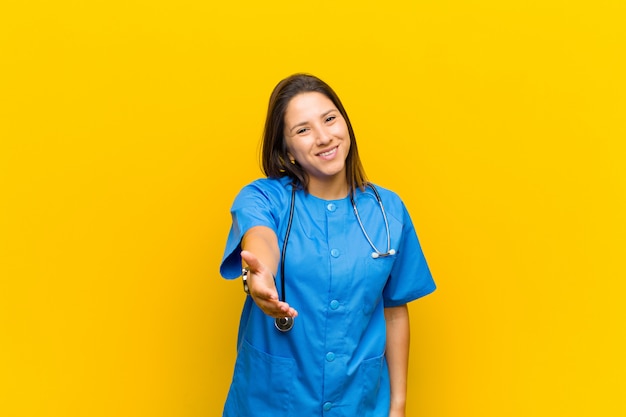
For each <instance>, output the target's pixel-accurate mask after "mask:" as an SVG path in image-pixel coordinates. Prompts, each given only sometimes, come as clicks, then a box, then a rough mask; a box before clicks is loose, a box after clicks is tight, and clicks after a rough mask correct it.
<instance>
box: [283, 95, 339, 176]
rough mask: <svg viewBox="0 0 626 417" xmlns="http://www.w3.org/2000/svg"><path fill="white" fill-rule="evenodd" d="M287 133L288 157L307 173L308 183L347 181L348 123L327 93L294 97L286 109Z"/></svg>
mask: <svg viewBox="0 0 626 417" xmlns="http://www.w3.org/2000/svg"><path fill="white" fill-rule="evenodd" d="M284 134H285V141H286V144H287V150H288V154H289V158H290V159H292V160H293V159H295V160H296V161H297V162H298V163H299V164H300V166H302V168H303V169H304V171H305V172H306V173H307V175H308V177H309V187H311V186H315V185H319V184H329V183H331V182H332V183H335V184H336V183H337V182H339V183H342V184H343V183H345V182H347V181H346V157H347V156H348V151H349V150H350V135H349V133H348V126H347V124H346V121H345V119H344V118H343V116H342V115H341V113H340V112H339V110H338V109H337V107H336V106H335V105H334V104H333V102H332V101H331V100H330V99H329V98H328V97H326V96H325V95H323V94H321V93H317V92H307V93H301V94H298V95H297V96H295V97H293V98H292V99H291V101H290V102H289V104H288V105H287V110H286V112H285V131H284Z"/></svg>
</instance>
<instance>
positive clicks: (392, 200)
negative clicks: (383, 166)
mask: <svg viewBox="0 0 626 417" xmlns="http://www.w3.org/2000/svg"><path fill="white" fill-rule="evenodd" d="M370 184H371V185H372V186H373V187H374V188H375V189H376V191H377V192H378V194H379V196H380V200H381V201H382V203H383V206H384V210H385V212H386V213H387V215H389V216H390V217H393V218H395V219H397V220H399V221H401V222H402V223H404V222H406V221H410V217H409V216H408V211H407V208H406V206H405V204H404V201H402V198H400V196H399V195H398V194H397V193H396V192H395V191H392V190H390V189H388V188H385V187H381V186H380V185H378V184H374V183H370Z"/></svg>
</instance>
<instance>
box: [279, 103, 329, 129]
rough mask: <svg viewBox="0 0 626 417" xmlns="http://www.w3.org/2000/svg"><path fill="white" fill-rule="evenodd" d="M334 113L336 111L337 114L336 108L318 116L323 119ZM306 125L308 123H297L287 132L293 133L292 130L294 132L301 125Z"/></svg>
mask: <svg viewBox="0 0 626 417" xmlns="http://www.w3.org/2000/svg"><path fill="white" fill-rule="evenodd" d="M334 111H337V112H338V111H339V110H337V109H336V108H334V107H333V108H332V109H330V110H327V111H325V112H324V113H322V114H321V115H320V118H324V117H326V116H328V115H329V114H330V113H332V112H334ZM307 123H309V122H300V123H298V124H295V125H293V126H292V127H291V129H289V132H290V133H291V132H293V130H294V129H296V128H298V127H300V126H303V125H305V124H307Z"/></svg>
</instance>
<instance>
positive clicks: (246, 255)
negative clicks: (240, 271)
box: [241, 250, 263, 271]
mask: <svg viewBox="0 0 626 417" xmlns="http://www.w3.org/2000/svg"><path fill="white" fill-rule="evenodd" d="M241 259H243V260H244V261H245V262H246V264H247V265H248V268H249V269H250V270H251V271H258V270H259V269H261V268H262V267H263V264H261V261H259V258H257V257H256V255H255V254H254V253H252V252H250V251H247V250H244V251H241Z"/></svg>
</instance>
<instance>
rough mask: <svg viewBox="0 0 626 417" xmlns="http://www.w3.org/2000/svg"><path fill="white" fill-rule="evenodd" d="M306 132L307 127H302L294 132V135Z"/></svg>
mask: <svg viewBox="0 0 626 417" xmlns="http://www.w3.org/2000/svg"><path fill="white" fill-rule="evenodd" d="M308 130H309V128H308V127H302V128H300V129H298V130H296V134H298V135H302V134H303V133H306V132H307V131H308Z"/></svg>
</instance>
